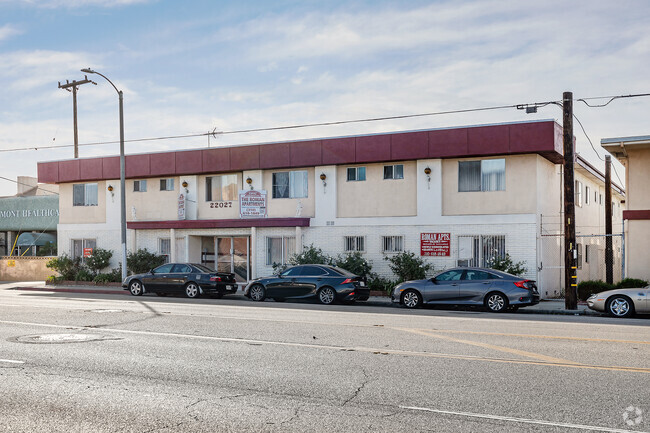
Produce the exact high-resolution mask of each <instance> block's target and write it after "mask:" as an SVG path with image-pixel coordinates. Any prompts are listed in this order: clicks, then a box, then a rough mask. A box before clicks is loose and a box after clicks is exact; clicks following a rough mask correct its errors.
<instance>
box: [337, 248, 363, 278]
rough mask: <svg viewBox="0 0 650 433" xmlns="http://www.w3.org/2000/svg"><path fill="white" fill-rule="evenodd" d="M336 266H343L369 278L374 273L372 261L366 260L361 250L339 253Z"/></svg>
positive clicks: (349, 270)
mask: <svg viewBox="0 0 650 433" xmlns="http://www.w3.org/2000/svg"><path fill="white" fill-rule="evenodd" d="M334 266H338V267H339V268H343V269H345V270H346V271H348V272H352V273H353V274H355V275H359V276H360V277H364V278H368V277H370V275H371V274H372V273H371V272H370V271H371V270H372V262H369V261H368V260H366V259H365V258H364V257H363V255H361V253H360V252H358V251H355V252H353V253H347V254H339V255H338V256H336V259H335V260H334Z"/></svg>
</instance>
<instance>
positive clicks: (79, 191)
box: [72, 183, 97, 206]
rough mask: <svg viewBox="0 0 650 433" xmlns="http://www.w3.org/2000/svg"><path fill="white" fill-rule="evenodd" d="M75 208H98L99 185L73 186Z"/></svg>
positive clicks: (84, 184)
mask: <svg viewBox="0 0 650 433" xmlns="http://www.w3.org/2000/svg"><path fill="white" fill-rule="evenodd" d="M72 205H73V206H97V184H96V183H80V184H74V185H72Z"/></svg>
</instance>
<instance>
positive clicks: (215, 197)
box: [205, 174, 238, 201]
mask: <svg viewBox="0 0 650 433" xmlns="http://www.w3.org/2000/svg"><path fill="white" fill-rule="evenodd" d="M237 188H238V186H237V175H236V174H224V175H221V176H209V177H206V178H205V201H235V200H237Z"/></svg>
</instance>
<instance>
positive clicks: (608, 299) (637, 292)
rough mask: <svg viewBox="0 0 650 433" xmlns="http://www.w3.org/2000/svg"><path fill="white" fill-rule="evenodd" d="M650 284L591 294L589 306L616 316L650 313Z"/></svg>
mask: <svg viewBox="0 0 650 433" xmlns="http://www.w3.org/2000/svg"><path fill="white" fill-rule="evenodd" d="M648 297H650V285H648V286H645V287H642V288H640V289H614V290H607V291H605V292H600V293H596V294H593V295H591V296H590V297H589V298H587V306H588V307H589V308H591V309H592V310H596V311H601V312H604V313H607V314H609V315H611V316H614V317H630V316H632V315H633V314H635V313H639V314H648V313H650V300H648Z"/></svg>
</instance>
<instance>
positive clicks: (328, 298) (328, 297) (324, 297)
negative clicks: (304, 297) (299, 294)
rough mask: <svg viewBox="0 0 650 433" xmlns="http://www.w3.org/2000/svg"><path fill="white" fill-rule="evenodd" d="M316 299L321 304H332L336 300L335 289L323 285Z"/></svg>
mask: <svg viewBox="0 0 650 433" xmlns="http://www.w3.org/2000/svg"><path fill="white" fill-rule="evenodd" d="M318 300H319V301H320V303H321V304H325V305H330V304H333V303H334V301H336V291H335V290H334V289H333V288H331V287H323V288H322V289H320V290H319V291H318Z"/></svg>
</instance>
